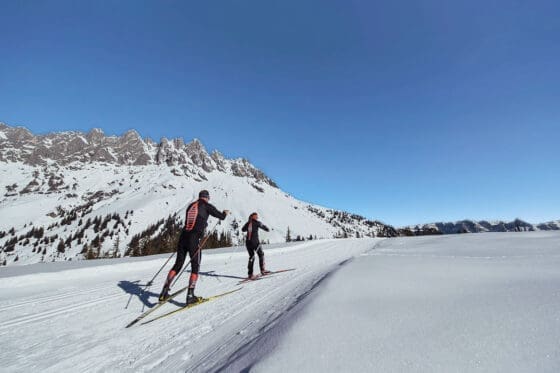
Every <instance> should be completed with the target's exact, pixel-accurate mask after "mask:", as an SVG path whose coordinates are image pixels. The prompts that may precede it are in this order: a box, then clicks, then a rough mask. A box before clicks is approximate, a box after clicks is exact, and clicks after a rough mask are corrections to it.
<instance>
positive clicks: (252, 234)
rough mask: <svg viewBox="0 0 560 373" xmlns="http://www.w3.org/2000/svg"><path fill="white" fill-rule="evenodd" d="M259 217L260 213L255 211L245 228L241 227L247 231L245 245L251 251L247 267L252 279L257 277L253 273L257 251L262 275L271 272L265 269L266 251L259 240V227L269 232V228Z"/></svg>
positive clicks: (249, 276)
mask: <svg viewBox="0 0 560 373" xmlns="http://www.w3.org/2000/svg"><path fill="white" fill-rule="evenodd" d="M258 219H259V215H258V214H257V213H256V212H253V213H252V214H251V215H250V216H249V220H248V221H247V223H245V225H244V226H243V228H241V230H242V231H243V232H247V239H246V241H245V246H246V247H247V252H248V253H249V264H248V265H247V269H248V278H250V279H253V278H255V276H254V275H253V263H254V262H255V252H256V253H257V255H258V256H259V266H260V269H261V275H266V274H268V273H270V271H267V270H266V269H265V266H264V252H263V250H262V247H261V244H260V242H259V228H260V229H263V230H265V231H267V232H269V229H268V227H267V226H266V225H264V224H263V223H261V222H260V221H259V220H258Z"/></svg>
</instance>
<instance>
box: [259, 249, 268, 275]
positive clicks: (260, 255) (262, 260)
mask: <svg viewBox="0 0 560 373" xmlns="http://www.w3.org/2000/svg"><path fill="white" fill-rule="evenodd" d="M257 255H258V256H259V267H260V268H261V275H265V274H267V273H268V272H269V271H267V270H266V267H265V265H264V251H263V249H262V247H261V245H259V247H258V248H257Z"/></svg>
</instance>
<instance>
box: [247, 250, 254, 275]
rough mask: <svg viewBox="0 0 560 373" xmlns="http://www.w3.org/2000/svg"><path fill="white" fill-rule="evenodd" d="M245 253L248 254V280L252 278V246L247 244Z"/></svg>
mask: <svg viewBox="0 0 560 373" xmlns="http://www.w3.org/2000/svg"><path fill="white" fill-rule="evenodd" d="M246 246H247V252H248V253H249V262H248V263H247V276H248V277H249V278H250V277H252V276H253V263H254V262H255V249H253V247H252V245H251V244H250V243H249V242H247V245H246Z"/></svg>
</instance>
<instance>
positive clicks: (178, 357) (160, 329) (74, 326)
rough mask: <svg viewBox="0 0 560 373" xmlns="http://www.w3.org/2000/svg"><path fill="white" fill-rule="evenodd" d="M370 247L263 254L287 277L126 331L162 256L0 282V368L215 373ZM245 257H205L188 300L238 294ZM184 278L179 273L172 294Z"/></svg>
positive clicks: (365, 242)
mask: <svg viewBox="0 0 560 373" xmlns="http://www.w3.org/2000/svg"><path fill="white" fill-rule="evenodd" d="M377 242H379V240H374V239H360V240H357V239H348V240H321V241H309V242H305V243H301V244H298V245H293V246H283V247H278V248H269V249H267V248H265V255H266V263H267V268H268V269H271V270H277V269H286V268H296V270H295V271H291V272H286V273H279V274H275V275H273V276H270V277H269V278H265V279H263V280H260V281H255V282H250V283H247V284H244V285H242V286H243V289H242V290H241V291H238V292H236V293H234V294H231V295H228V296H225V297H223V298H220V299H216V300H215V301H212V302H209V303H205V304H202V305H200V306H198V307H195V308H194V309H191V310H186V311H183V312H179V313H178V314H175V315H172V316H170V317H166V318H163V319H161V320H157V321H155V322H153V323H150V324H147V325H135V326H133V327H131V328H129V329H125V325H126V324H128V323H129V322H130V321H132V320H133V319H134V318H135V317H137V316H138V315H139V314H140V312H141V311H142V309H144V310H146V309H147V308H146V306H153V305H154V304H155V302H156V301H157V295H158V293H159V290H160V289H161V286H162V282H163V278H164V277H165V273H166V271H167V270H168V269H169V268H170V266H171V265H172V264H168V266H167V267H166V270H165V271H162V274H160V276H159V278H158V279H157V280H156V282H155V284H154V285H153V286H152V287H151V288H150V289H149V291H148V292H147V293H145V294H143V295H142V294H141V292H140V290H141V285H143V284H145V283H146V281H148V280H149V279H150V278H151V277H152V275H153V274H154V273H155V272H156V271H157V270H158V268H159V267H160V266H161V265H162V264H163V263H164V261H165V259H166V258H167V256H168V255H166V256H159V257H157V258H156V259H153V260H145V261H127V260H126V259H125V260H115V261H112V262H107V261H104V262H103V264H104V265H99V266H88V267H84V268H80V267H78V265H77V268H75V269H71V267H70V269H66V270H62V271H57V272H45V273H31V274H24V275H19V276H17V275H14V276H10V277H3V278H2V279H1V280H0V320H1V324H0V340H1V342H0V351H1V353H0V365H1V366H2V367H3V370H4V371H10V372H11V371H14V372H15V371H47V372H60V371H80V372H82V371H88V372H95V371H103V372H107V371H119V372H122V371H131V372H132V371H133V372H148V371H173V372H176V371H189V372H192V371H212V370H216V369H219V368H224V367H225V366H227V364H228V361H229V359H231V357H232V355H233V354H235V353H236V352H237V351H240V350H242V349H243V348H244V346H249V345H251V343H252V342H253V341H255V340H256V339H257V338H258V336H259V335H260V334H261V333H262V332H263V331H264V330H266V329H267V328H268V327H269V326H270V324H271V323H272V324H273V323H274V321H275V320H277V319H279V318H280V316H281V315H282V314H283V313H284V312H285V311H286V310H287V309H289V308H290V307H292V306H293V305H294V303H295V302H297V301H298V299H300V298H301V297H302V296H303V295H305V294H306V293H307V292H308V291H309V290H310V289H311V288H312V287H313V286H314V284H315V283H316V282H317V281H319V280H320V279H321V278H323V277H324V276H325V275H327V274H328V273H329V272H331V271H332V270H333V269H335V268H337V267H338V265H339V263H341V262H343V261H345V260H348V259H349V258H352V257H355V256H357V255H360V254H362V253H364V252H366V251H368V250H369V249H371V248H372V247H374V245H375V244H376V243H377ZM247 258H248V255H247V253H246V251H245V249H244V248H240V249H238V250H236V251H233V252H232V251H231V250H229V251H205V252H204V253H203V257H202V267H201V271H202V272H201V277H200V278H199V282H198V286H197V294H198V295H201V296H210V295H215V294H218V293H221V292H224V291H229V290H232V289H235V288H236V287H238V285H237V283H238V282H239V281H240V279H241V278H243V277H244V276H245V275H246V271H247V269H246V267H247ZM107 263H109V264H107ZM45 266H48V264H45ZM22 268H23V267H22ZM66 268H68V267H66ZM257 269H258V261H257V263H255V270H257ZM22 271H23V270H22ZM26 272H28V271H26ZM26 272H23V273H26ZM164 272H165V273H164ZM187 280H188V273H187V274H184V275H183V277H182V279H181V283H180V284H179V285H177V286H176V288H178V287H179V286H184V285H185V284H186V282H187ZM183 303H184V296H180V297H178V299H177V300H176V302H175V301H174V303H171V304H168V305H165V306H163V307H161V309H160V310H157V311H156V312H154V313H153V315H150V316H149V317H147V318H146V319H145V320H150V319H151V318H152V317H153V316H157V315H159V314H162V313H166V312H168V311H171V310H173V309H175V308H176V307H178V305H180V304H183ZM127 305H128V308H125V307H126V306H127ZM224 364H225V365H224Z"/></svg>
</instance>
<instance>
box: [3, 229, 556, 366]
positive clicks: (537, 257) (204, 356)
mask: <svg viewBox="0 0 560 373" xmlns="http://www.w3.org/2000/svg"><path fill="white" fill-rule="evenodd" d="M559 240H560V234H559V233H558V232H521V233H490V234H483V235H449V236H437V237H436V236H432V237H414V238H395V239H386V240H381V239H359V240H358V239H337V240H332V239H331V240H317V241H308V242H305V243H299V244H293V243H292V244H282V245H279V246H277V247H274V248H273V247H270V246H266V247H265V253H266V258H267V263H268V266H269V269H281V268H296V269H295V270H294V271H292V272H286V273H280V274H277V275H274V276H271V277H269V278H265V279H263V280H260V281H256V282H251V283H249V284H246V285H244V286H243V287H242V289H241V290H239V291H237V292H236V293H234V294H231V295H228V296H226V297H224V298H221V299H218V300H215V301H212V302H209V303H205V304H202V305H200V306H197V307H195V308H193V309H190V310H188V311H183V312H179V313H177V314H175V315H173V316H169V317H167V318H162V319H160V320H157V321H155V322H153V323H149V324H146V325H135V326H133V327H131V328H129V329H125V328H124V326H125V325H126V324H127V323H128V322H130V321H131V320H132V319H134V318H135V317H136V316H138V315H139V314H140V312H141V311H142V309H147V308H148V307H151V306H153V305H154V303H155V302H156V298H157V293H158V291H159V289H160V287H161V285H162V281H163V277H164V275H160V276H159V277H158V278H157V279H156V282H155V284H154V285H153V286H152V287H151V288H150V289H149V290H148V291H147V292H146V293H142V292H141V290H142V286H143V285H144V284H145V283H146V281H147V280H148V279H150V278H151V277H152V275H153V274H154V273H155V272H156V271H157V270H158V268H160V266H161V265H162V264H163V263H164V261H165V259H166V256H163V255H162V256H151V257H144V258H120V259H113V260H96V261H81V262H59V263H46V264H34V265H29V266H13V267H9V268H3V269H2V270H0V278H1V280H0V351H2V353H1V354H0V366H2V369H3V370H5V371H8V372H12V371H14V372H16V371H17V372H20V371H44V372H66V371H80V372H83V371H88V372H107V371H112V372H113V371H114V372H117V371H118V372H169V371H182V372H185V371H188V372H217V371H225V372H240V371H251V372H286V371H297V372H315V371H318V372H378V371H379V372H402V371H407V372H408V371H420V372H450V371H453V372H494V371H507V372H557V371H558V369H559V368H560V347H559V346H560V345H559V344H558V338H559V336H560V323H559V321H558V314H559V313H560V293H559V292H558V288H559V286H560V251H559V250H560V248H559V247H558V242H559ZM271 246H272V245H271ZM246 263H247V253H246V252H245V250H244V249H243V247H239V248H227V249H219V250H212V251H207V252H205V253H204V254H203V261H202V275H201V278H200V279H199V284H198V287H197V293H198V294H199V295H202V296H209V295H212V294H216V293H221V292H224V291H228V290H232V289H236V288H238V287H239V286H238V285H237V283H238V282H239V280H240V278H241V277H243V276H244V275H245V271H246ZM169 266H170V265H168V267H166V269H167V268H169ZM186 277H188V276H183V280H182V281H181V283H180V285H181V286H182V285H184V284H185V281H186ZM183 302H184V298H183V297H181V298H180V299H178V300H177V302H175V303H172V304H167V305H165V306H163V307H161V308H160V309H158V310H157V311H156V312H154V313H153V314H154V315H159V314H163V313H166V312H168V311H171V310H174V309H177V307H178V306H179V305H181V304H183ZM150 317H151V316H150Z"/></svg>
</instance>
